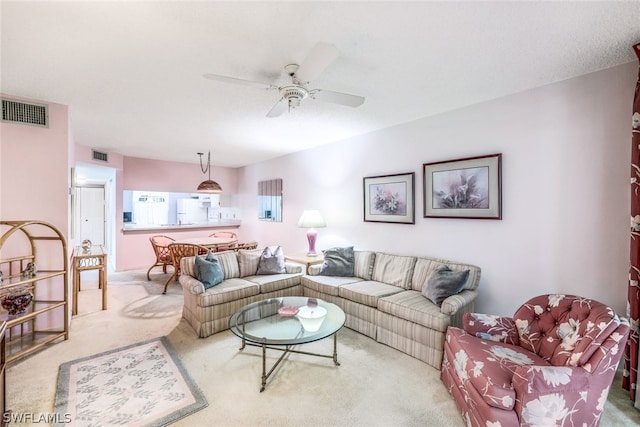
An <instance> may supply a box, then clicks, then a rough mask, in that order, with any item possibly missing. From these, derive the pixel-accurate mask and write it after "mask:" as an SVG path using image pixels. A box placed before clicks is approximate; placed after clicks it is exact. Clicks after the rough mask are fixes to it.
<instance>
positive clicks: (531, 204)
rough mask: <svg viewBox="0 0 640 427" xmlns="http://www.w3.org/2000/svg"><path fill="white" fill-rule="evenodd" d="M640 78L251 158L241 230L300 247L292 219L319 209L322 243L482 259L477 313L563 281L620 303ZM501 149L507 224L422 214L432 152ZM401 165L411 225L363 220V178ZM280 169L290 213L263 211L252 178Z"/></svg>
mask: <svg viewBox="0 0 640 427" xmlns="http://www.w3.org/2000/svg"><path fill="white" fill-rule="evenodd" d="M636 76H637V64H635V63H630V64H626V65H623V66H619V67H615V68H612V69H609V70H604V71H601V72H597V73H593V74H590V75H587V76H583V77H579V78H575V79H571V80H567V81H564V82H559V83H556V84H553V85H549V86H545V87H542V88H539V89H535V90H531V91H527V92H524V93H520V94H516V95H512V96H509V97H505V98H501V99H498V100H494V101H491V102H487V103H483V104H478V105H474V106H470V107H468V108H464V109H460V110H456V111H452V112H449V113H446V114H442V115H438V116H435V117H429V118H424V119H421V120H417V121H414V122H411V123H406V124H403V125H399V126H396V127H392V128H387V129H383V130H380V131H377V132H373V133H371V134H368V135H364V136H361V137H358V138H353V139H350V140H346V141H341V142H337V143H334V144H330V145H326V146H322V147H319V148H316V149H312V150H306V151H303V152H299V153H295V154H292V155H288V156H284V157H281V158H278V159H274V160H271V161H267V162H263V163H260V164H256V165H251V166H248V167H246V168H243V169H241V170H240V172H239V194H240V196H241V197H239V199H240V201H241V203H242V208H243V212H244V215H243V225H242V229H243V235H244V236H252V237H251V238H252V239H256V240H258V242H259V243H260V244H261V245H271V244H280V245H282V246H283V248H284V250H285V252H299V251H304V250H305V249H306V247H307V241H306V237H305V232H306V230H303V229H298V228H296V222H297V220H298V217H299V216H300V214H301V212H302V210H303V209H310V208H317V209H320V210H321V212H322V213H323V215H324V217H325V220H326V221H327V224H328V226H327V228H324V229H321V230H319V237H318V243H317V247H318V249H324V248H328V247H331V246H336V245H347V244H353V245H354V246H355V247H356V249H367V250H376V251H386V252H389V253H397V254H412V255H429V256H435V257H440V258H448V259H452V260H457V261H463V262H468V263H472V264H476V265H479V266H480V267H481V268H482V279H481V282H480V289H479V290H480V295H479V298H478V301H477V305H476V309H477V311H481V312H490V313H495V314H502V315H510V314H513V312H514V310H515V309H516V308H517V307H518V306H519V305H520V304H521V303H523V302H524V301H525V300H526V299H528V298H530V297H532V296H534V295H538V294H541V293H549V292H557V293H566V294H578V295H581V296H585V297H590V298H595V299H597V300H600V301H602V302H604V303H607V304H610V305H612V306H613V307H614V308H615V309H616V310H618V311H619V312H620V313H622V314H624V312H625V310H626V292H627V276H628V247H629V238H628V230H629V209H630V208H629V156H630V140H631V137H630V135H631V106H632V99H633V90H634V87H635V81H636ZM395 101H396V102H402V99H401V98H398V99H396V100H395ZM389 102H394V100H390V101H389ZM336 108H338V107H336ZM282 120H283V122H284V121H286V117H283V119H282ZM285 124H286V123H283V126H284V125H285ZM492 153H502V154H503V164H502V176H503V180H502V184H503V190H502V196H503V219H502V220H501V221H497V220H469V219H436V218H423V208H422V206H423V205H422V203H423V197H422V194H423V193H422V192H423V185H422V182H423V176H422V164H423V163H428V162H435V161H441V160H449V159H456V158H461V157H470V156H477V155H485V154H492ZM406 172H415V173H416V195H415V196H416V199H415V200H416V224H415V225H406V224H381V223H369V222H366V223H365V222H364V221H363V195H362V185H363V183H362V178H363V177H366V176H376V175H384V174H393V173H406ZM272 178H282V179H283V192H284V197H283V204H284V209H283V222H282V223H270V222H260V221H258V220H257V181H259V180H264V179H272Z"/></svg>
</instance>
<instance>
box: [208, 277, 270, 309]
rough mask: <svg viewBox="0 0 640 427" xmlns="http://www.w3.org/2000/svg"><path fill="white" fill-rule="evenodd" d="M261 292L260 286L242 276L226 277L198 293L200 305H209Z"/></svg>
mask: <svg viewBox="0 0 640 427" xmlns="http://www.w3.org/2000/svg"><path fill="white" fill-rule="evenodd" d="M259 293H260V287H259V286H258V284H256V283H252V282H249V281H248V280H244V279H240V278H233V279H225V280H223V281H222V283H220V284H219V285H217V286H214V287H213V288H210V289H206V290H205V291H204V292H203V293H202V294H200V295H198V297H199V298H198V305H199V306H200V307H209V306H212V305H219V304H224V303H226V302H230V301H236V300H239V299H243V298H248V297H251V296H254V295H258V294H259Z"/></svg>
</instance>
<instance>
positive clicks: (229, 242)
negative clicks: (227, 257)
mask: <svg viewBox="0 0 640 427" xmlns="http://www.w3.org/2000/svg"><path fill="white" fill-rule="evenodd" d="M174 243H190V244H192V245H199V246H204V247H205V248H208V249H210V250H213V251H214V252H217V251H218V250H220V249H227V248H230V247H232V246H233V245H236V244H237V243H238V239H237V238H234V237H211V236H208V237H190V238H188V239H180V240H176V241H175V242H174Z"/></svg>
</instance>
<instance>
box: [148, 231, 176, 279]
mask: <svg viewBox="0 0 640 427" xmlns="http://www.w3.org/2000/svg"><path fill="white" fill-rule="evenodd" d="M149 240H150V241H151V246H152V247H153V251H154V252H155V254H156V262H155V263H154V264H153V265H152V266H151V267H149V270H147V280H151V277H150V276H149V273H150V272H151V269H152V268H153V267H162V271H163V272H164V273H165V274H166V273H167V265H173V261H172V260H171V254H170V253H169V244H170V243H172V242H173V241H174V239H172V238H171V237H167V236H153V237H149Z"/></svg>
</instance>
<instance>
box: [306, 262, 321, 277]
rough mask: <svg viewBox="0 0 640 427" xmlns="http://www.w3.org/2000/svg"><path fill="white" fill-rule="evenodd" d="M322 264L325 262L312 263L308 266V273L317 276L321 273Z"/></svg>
mask: <svg viewBox="0 0 640 427" xmlns="http://www.w3.org/2000/svg"><path fill="white" fill-rule="evenodd" d="M322 265H323V264H313V265H310V266H309V268H308V274H309V276H317V275H319V274H320V270H322Z"/></svg>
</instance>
